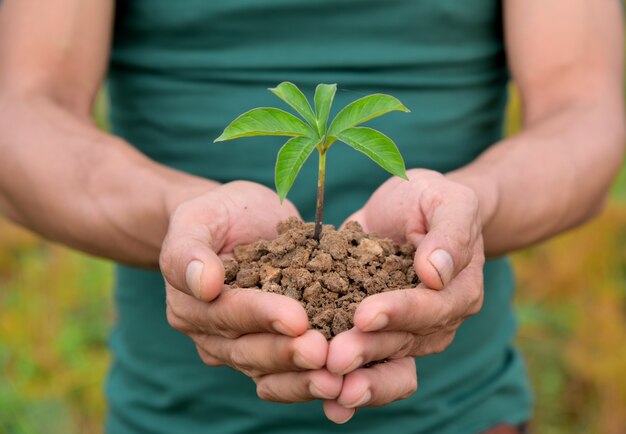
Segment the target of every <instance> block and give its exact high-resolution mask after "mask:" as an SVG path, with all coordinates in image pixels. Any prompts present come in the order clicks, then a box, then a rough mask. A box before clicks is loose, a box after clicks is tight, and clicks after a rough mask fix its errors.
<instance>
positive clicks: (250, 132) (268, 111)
mask: <svg viewBox="0 0 626 434" xmlns="http://www.w3.org/2000/svg"><path fill="white" fill-rule="evenodd" d="M269 90H270V91H271V92H272V93H274V94H275V95H276V96H278V97H279V98H280V99H282V100H283V101H284V102H286V103H287V104H288V105H289V106H290V107H291V108H293V109H294V110H295V111H296V112H297V113H298V114H299V115H300V116H302V119H300V118H298V117H297V116H294V115H293V114H291V113H288V112H286V111H283V110H280V109H277V108H271V107H261V108H255V109H252V110H250V111H248V112H246V113H244V114H242V115H241V116H239V117H238V118H237V119H235V120H234V121H233V122H232V123H231V124H230V125H228V126H227V127H226V129H225V130H224V132H223V133H222V135H221V136H219V137H218V138H217V139H215V142H222V141H225V140H232V139H237V138H239V137H253V136H288V137H293V138H292V139H289V140H288V141H287V143H285V144H284V145H283V147H282V148H281V149H280V151H279V152H278V158H277V159H276V171H275V182H276V192H277V193H278V196H279V197H280V200H281V202H282V201H283V200H284V199H285V197H286V196H287V193H288V192H289V190H290V189H291V186H292V185H293V182H294V181H295V179H296V176H297V175H298V172H300V169H301V168H302V166H303V164H304V162H305V161H306V160H307V158H309V156H310V155H311V153H312V152H313V150H314V149H317V151H318V154H319V171H318V178H317V209H316V213H315V231H314V238H315V239H317V240H319V239H320V236H321V233H322V217H323V213H324V178H325V176H326V153H327V152H328V149H330V147H331V146H332V144H333V143H335V142H336V141H340V142H343V143H345V144H346V145H348V146H350V147H352V148H354V149H356V150H357V151H359V152H362V153H363V154H365V155H367V156H368V157H369V158H371V159H372V160H374V162H376V163H378V165H380V166H381V167H382V168H383V169H385V170H387V171H388V172H389V173H391V174H392V175H395V176H399V177H401V178H403V179H408V178H407V176H406V169H405V166H404V160H403V159H402V155H400V151H398V148H397V146H396V144H395V143H394V142H393V141H392V140H391V139H390V138H389V137H387V136H386V135H384V134H383V133H381V132H380V131H377V130H374V129H372V128H367V127H358V126H357V125H360V124H362V123H364V122H367V121H369V120H370V119H373V118H376V117H378V116H382V115H384V114H386V113H389V112H392V111H396V110H397V111H403V112H408V111H409V110H408V109H407V108H406V107H405V106H404V105H403V104H402V103H401V102H400V101H399V100H398V99H396V98H394V97H393V96H390V95H384V94H373V95H368V96H366V97H363V98H360V99H357V100H356V101H354V102H352V103H350V104H348V105H347V106H346V107H344V108H343V109H342V110H341V111H340V112H339V113H337V116H335V118H334V119H333V120H332V122H331V123H330V126H328V116H329V114H330V107H331V105H332V103H333V99H334V97H335V92H336V91H337V85H336V84H320V85H318V86H317V88H316V89H315V97H314V104H315V111H313V109H312V108H311V104H309V101H308V100H307V99H306V97H305V96H304V94H303V93H302V92H301V91H300V89H298V87H297V86H296V85H295V84H293V83H290V82H287V81H285V82H282V83H280V84H279V85H278V86H276V87H275V88H271V89H269Z"/></svg>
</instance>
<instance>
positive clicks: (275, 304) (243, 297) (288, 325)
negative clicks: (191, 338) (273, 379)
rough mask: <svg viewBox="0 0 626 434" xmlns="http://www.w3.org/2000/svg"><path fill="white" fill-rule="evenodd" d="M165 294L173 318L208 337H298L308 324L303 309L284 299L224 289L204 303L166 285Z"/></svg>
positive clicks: (284, 297) (244, 290) (250, 291)
mask: <svg viewBox="0 0 626 434" xmlns="http://www.w3.org/2000/svg"><path fill="white" fill-rule="evenodd" d="M166 294H167V305H168V306H169V307H170V309H171V310H172V312H173V314H174V315H175V316H177V317H180V318H182V319H184V320H185V321H186V322H187V323H190V324H192V325H193V326H195V327H196V328H197V329H198V330H200V331H202V332H203V333H204V334H207V335H217V336H223V337H225V338H230V339H234V338H238V337H239V336H241V335H244V334H248V333H261V332H271V333H280V334H284V335H287V336H299V335H301V334H303V333H304V332H305V331H306V330H307V328H308V324H309V322H308V318H307V315H306V312H305V311H304V308H303V307H302V305H301V304H300V303H298V302H297V301H296V300H294V299H292V298H289V297H286V296H284V295H278V294H273V293H269V292H263V291H259V290H254V289H241V288H230V287H227V286H225V287H224V290H223V291H222V293H221V294H220V295H219V296H218V297H217V298H216V299H215V300H213V301H212V302H210V303H206V302H203V301H200V300H197V299H196V298H194V297H192V296H190V295H187V294H185V293H182V292H180V291H177V290H176V289H174V288H172V287H171V286H169V285H168V286H167V292H166Z"/></svg>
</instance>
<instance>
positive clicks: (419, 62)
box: [0, 0, 624, 434]
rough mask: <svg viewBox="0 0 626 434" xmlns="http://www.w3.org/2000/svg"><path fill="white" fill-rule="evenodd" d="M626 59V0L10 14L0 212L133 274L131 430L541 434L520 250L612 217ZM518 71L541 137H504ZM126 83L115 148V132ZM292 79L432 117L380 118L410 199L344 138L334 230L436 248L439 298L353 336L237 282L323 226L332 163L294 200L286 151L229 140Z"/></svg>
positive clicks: (125, 290)
mask: <svg viewBox="0 0 626 434" xmlns="http://www.w3.org/2000/svg"><path fill="white" fill-rule="evenodd" d="M622 41H623V35H622V24H621V7H620V3H619V1H618V0H602V1H597V0H576V1H571V0H551V1H548V2H546V1H543V2H529V1H523V0H505V1H503V2H499V1H496V0H468V1H463V2H459V1H453V0H436V1H435V0H432V1H419V2H416V1H409V0H398V1H394V2H388V1H383V0H368V1H365V0H362V1H356V0H350V1H343V2H337V1H331V0H318V1H314V2H300V1H296V0H266V1H249V0H228V1H226V0H215V1H210V2H209V1H207V2H204V1H185V2H172V1H169V0H119V1H117V2H113V1H112V0H91V1H89V2H84V1H80V0H48V1H46V2H38V1H34V0H5V1H4V2H3V3H2V6H0V152H1V155H2V158H0V209H1V210H2V212H3V213H4V214H5V215H7V216H8V217H9V218H10V219H12V220H13V221H15V222H17V223H19V224H21V225H23V226H25V227H27V228H30V229H32V230H34V231H36V232H38V233H39V234H41V235H43V236H45V237H47V238H49V239H51V240H54V241H57V242H60V243H64V244H66V245H68V246H72V247H74V248H76V249H80V250H82V251H85V252H88V253H91V254H94V255H99V256H103V257H107V258H111V259H114V260H115V261H118V262H119V263H120V265H119V266H118V267H117V271H116V276H117V282H116V289H115V300H116V303H117V319H116V323H115V326H114V329H113V333H112V337H111V349H112V353H113V364H112V367H111V371H110V373H109V377H108V383H107V397H108V403H109V409H108V417H107V431H108V432H110V433H115V434H117V433H120V434H124V433H183V432H184V433H207V432H215V433H223V434H228V433H244V432H255V433H261V432H265V433H281V432H288V433H313V432H359V433H374V432H383V430H390V429H391V430H393V431H394V432H399V433H438V434H445V433H479V432H488V430H491V431H490V432H518V428H517V427H520V426H521V425H523V424H524V423H525V422H527V421H528V420H529V419H530V418H531V414H532V412H531V407H532V399H531V394H530V392H529V387H528V381H527V377H526V373H525V368H524V365H523V361H522V359H521V357H520V355H519V353H518V352H517V351H516V350H515V348H514V347H513V339H514V336H515V318H514V314H513V311H512V307H511V296H512V292H513V286H514V282H513V277H512V273H511V270H510V265H509V262H508V261H507V259H506V258H505V257H504V256H503V255H505V254H506V253H508V252H511V251H513V250H516V249H519V248H521V247H524V246H528V245H531V244H533V243H536V242H538V241H540V240H544V239H546V238H548V237H551V236H553V235H555V234H558V233H560V232H563V231H565V230H567V229H569V228H572V227H574V226H576V225H579V224H581V223H583V222H584V221H586V220H588V219H590V218H591V217H593V216H594V215H596V214H597V213H598V212H599V210H600V209H601V208H602V204H603V202H604V200H605V197H606V194H607V190H608V188H609V185H610V183H611V180H612V178H613V177H614V175H615V174H616V172H617V171H618V169H619V166H620V163H621V161H622V153H623V144H624V111H623V107H622V97H623V93H622V53H623V49H622ZM107 70H108V71H107ZM509 71H510V73H511V75H512V77H513V79H514V81H515V82H516V84H517V86H518V88H519V90H520V93H521V97H522V101H523V115H524V129H523V131H522V132H521V133H520V134H518V135H516V136H514V137H511V138H508V139H503V138H502V123H503V111H504V107H505V104H506V100H507V83H508V81H509ZM105 76H106V77H107V80H108V81H107V83H108V86H107V87H108V93H109V97H110V119H111V123H112V131H113V132H112V133H111V134H109V133H105V132H101V131H99V130H97V128H96V127H95V126H94V124H93V122H92V120H91V110H92V106H93V102H94V98H95V97H96V95H97V93H98V90H99V89H100V87H101V84H102V82H103V79H104V78H105ZM283 80H289V81H293V82H295V83H297V84H298V85H300V86H301V87H302V88H303V89H304V90H305V92H306V93H308V94H309V95H311V93H312V91H313V89H314V86H315V84H317V83H319V82H327V83H335V82H337V83H339V91H338V94H337V97H336V100H335V107H340V106H343V105H345V103H347V102H349V101H351V100H353V99H356V98H358V97H360V96H363V95H366V94H368V93H373V92H387V93H391V94H393V95H394V96H396V97H398V98H399V99H400V100H401V101H402V102H403V103H404V104H405V105H406V106H407V107H409V108H410V109H411V110H412V113H411V114H410V115H405V114H394V115H389V116H386V117H385V118H381V119H380V120H377V121H375V122H373V123H372V125H373V126H375V127H380V129H381V130H383V131H384V132H386V133H388V134H389V135H391V136H392V137H393V138H394V139H395V140H396V141H397V143H398V144H399V146H400V150H401V152H402V153H403V155H404V156H405V158H406V162H407V166H408V167H409V168H410V170H409V172H408V173H409V178H410V181H409V182H405V181H401V180H399V179H390V180H386V175H385V173H384V171H382V170H380V169H378V168H377V167H375V166H374V165H371V164H370V163H369V162H368V161H367V160H365V158H363V157H361V156H359V155H353V154H354V153H353V152H351V151H350V150H348V149H347V147H345V146H342V145H341V144H339V143H338V144H336V145H334V146H333V148H332V150H331V156H330V157H329V161H328V170H327V186H328V188H327V194H326V196H327V205H326V216H327V222H329V223H333V224H335V225H338V224H340V223H341V222H342V221H344V220H345V219H346V218H347V217H348V216H351V218H353V219H355V220H357V221H359V222H361V223H362V224H363V226H364V228H365V229H366V230H368V231H372V232H376V233H378V234H381V235H385V236H389V237H392V238H394V239H396V240H399V241H403V240H407V241H410V242H413V243H414V244H415V245H416V246H417V251H416V258H415V265H416V270H417V273H418V275H419V277H420V278H421V280H422V282H423V283H424V284H425V285H426V286H428V287H429V288H430V289H427V290H424V289H406V290H402V291H394V292H388V293H384V294H381V295H377V296H372V297H370V298H368V299H366V300H364V301H363V302H362V304H361V305H360V307H359V308H358V310H357V312H356V313H355V318H354V321H355V324H356V327H355V328H354V329H352V330H350V331H348V332H345V333H344V334H342V335H339V336H337V337H336V338H335V339H333V340H332V341H330V342H327V341H326V340H325V339H323V337H321V335H320V334H319V333H317V332H315V331H313V330H307V329H308V326H307V318H306V314H305V312H304V310H303V309H302V307H301V306H300V305H299V304H298V303H297V302H296V301H295V300H292V299H289V298H287V297H283V296H279V295H276V294H268V293H259V292H255V291H251V290H236V289H231V288H228V287H223V278H224V271H223V268H222V266H221V262H220V255H224V254H228V253H229V252H232V250H233V247H234V246H236V245H239V244H243V243H248V242H251V241H253V240H256V239H259V238H266V239H269V238H272V237H273V236H275V226H276V223H277V222H279V221H281V220H283V219H285V218H287V217H289V216H298V215H300V214H301V215H302V216H304V218H305V219H307V220H310V219H311V218H312V215H313V208H314V206H315V199H314V196H315V186H314V181H312V180H313V179H314V170H315V167H314V165H313V164H314V161H309V163H308V164H307V165H306V166H305V168H304V169H303V172H302V173H301V175H300V177H299V179H298V180H297V181H296V185H295V187H294V190H293V191H292V193H291V195H290V199H291V201H292V202H289V201H286V202H285V203H284V204H283V205H281V204H280V203H279V200H278V198H277V196H276V194H275V193H274V192H273V191H272V190H271V189H270V188H268V186H270V185H271V184H272V176H273V171H272V167H273V163H274V158H275V155H276V151H277V149H278V146H279V144H280V143H279V142H278V141H276V140H274V139H265V138H264V139H247V140H241V141H237V142H233V143H227V144H219V145H218V144H212V143H211V142H212V140H213V139H214V138H215V137H217V136H218V135H219V133H220V131H221V130H222V129H223V128H224V127H225V126H226V125H227V124H228V122H229V121H231V120H232V119H233V118H234V117H235V116H236V115H238V114H240V113H241V112H243V111H245V110H247V109H251V108H253V107H256V106H263V105H274V104H275V103H276V102H278V101H277V100H275V99H274V97H273V96H272V95H271V94H270V93H269V92H267V91H266V88H267V87H269V86H273V85H276V84H277V83H279V82H280V81H283ZM485 256H486V257H487V258H488V260H487V261H486V262H484V261H485ZM159 267H160V272H159V270H157V268H159ZM161 273H162V274H161ZM162 276H164V278H165V285H166V291H165V293H164V292H163V277H162ZM537 278H538V279H541V276H540V275H538V276H537ZM483 284H484V289H483ZM179 331H180V332H182V333H179ZM376 360H387V361H388V362H387V363H381V364H377V365H374V366H371V367H369V368H366V367H364V365H366V364H367V363H368V362H370V361H376ZM206 365H208V366H210V367H207V366H206ZM418 374H419V383H420V385H419V390H418V391H417V392H416V389H417V375H418ZM248 377H250V378H251V379H250V378H248ZM415 392H416V393H415ZM256 394H258V396H259V397H260V398H262V400H259V399H257V398H256V396H255V395H256ZM268 401H277V402H281V403H298V404H293V405H290V406H285V405H281V404H276V403H274V402H268ZM320 401H321V402H322V404H320ZM322 408H323V411H324V412H325V415H326V417H327V418H328V419H329V420H331V421H333V422H336V423H337V424H333V423H331V422H329V421H328V420H326V419H325V418H324V416H323V413H322ZM356 409H361V410H360V411H359V412H358V413H357V414H356V415H355V411H356ZM349 419H351V420H350V422H349V423H346V424H343V425H340V424H342V423H344V422H347V421H348V420H349Z"/></svg>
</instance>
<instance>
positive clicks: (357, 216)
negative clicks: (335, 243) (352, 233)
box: [339, 208, 369, 232]
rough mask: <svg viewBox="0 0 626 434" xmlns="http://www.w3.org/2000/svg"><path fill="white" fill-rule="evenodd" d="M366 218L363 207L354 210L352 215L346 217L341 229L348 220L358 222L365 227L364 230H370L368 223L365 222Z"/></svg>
mask: <svg viewBox="0 0 626 434" xmlns="http://www.w3.org/2000/svg"><path fill="white" fill-rule="evenodd" d="M365 220H366V219H365V213H364V212H363V208H361V209H360V210H358V211H356V212H354V213H353V214H352V215H351V216H350V217H348V218H347V219H345V221H344V222H343V223H342V224H341V227H340V228H339V229H343V228H344V227H345V226H346V224H347V223H348V222H357V223H358V224H360V225H361V228H363V231H364V232H369V230H368V228H367V225H366V223H365Z"/></svg>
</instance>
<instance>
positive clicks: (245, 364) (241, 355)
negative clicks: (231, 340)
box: [229, 346, 250, 371]
mask: <svg viewBox="0 0 626 434" xmlns="http://www.w3.org/2000/svg"><path fill="white" fill-rule="evenodd" d="M229 358H230V361H231V363H232V365H233V367H235V368H236V369H237V370H239V371H243V370H244V369H248V368H249V367H250V361H249V358H248V354H247V352H246V351H245V350H243V349H242V348H239V347H237V346H235V347H234V348H233V349H232V350H231V352H230V355H229Z"/></svg>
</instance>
